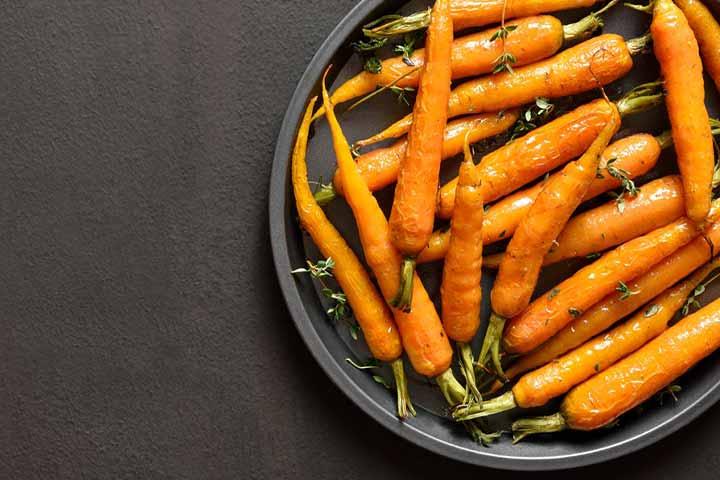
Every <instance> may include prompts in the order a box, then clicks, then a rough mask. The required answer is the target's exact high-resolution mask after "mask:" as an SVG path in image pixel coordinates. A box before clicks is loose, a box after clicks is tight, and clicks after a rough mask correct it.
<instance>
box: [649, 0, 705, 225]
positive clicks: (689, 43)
mask: <svg viewBox="0 0 720 480" xmlns="http://www.w3.org/2000/svg"><path fill="white" fill-rule="evenodd" d="M650 31H651V32H652V37H653V50H654V51H655V56H656V57H657V59H658V62H659V63H660V70H661V71H662V74H663V77H664V78H665V89H666V90H667V100H666V105H667V110H668V115H669V117H670V125H671V126H672V132H673V139H674V141H675V151H676V153H677V161H678V166H679V167H680V174H681V176H682V178H683V186H684V191H685V208H686V210H687V215H688V217H690V218H691V219H692V220H694V221H696V222H702V221H704V220H705V217H706V216H707V214H708V212H709V211H710V200H711V197H712V176H713V168H714V165H715V155H714V151H713V143H712V135H711V133H710V126H709V123H708V122H709V118H708V113H707V109H706V108H705V87H704V81H703V74H702V71H703V67H702V62H701V60H700V54H699V52H698V44H697V41H696V40H695V36H694V35H693V32H692V30H691V29H690V25H689V24H688V21H687V19H686V18H685V15H683V13H682V11H681V10H680V9H679V8H678V7H677V6H675V4H674V3H673V2H672V1H671V0H656V1H655V7H654V10H653V21H652V24H651V25H650Z"/></svg>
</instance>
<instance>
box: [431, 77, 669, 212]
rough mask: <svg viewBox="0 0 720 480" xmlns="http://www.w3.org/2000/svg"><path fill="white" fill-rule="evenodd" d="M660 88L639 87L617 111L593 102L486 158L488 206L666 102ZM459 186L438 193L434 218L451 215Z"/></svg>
mask: <svg viewBox="0 0 720 480" xmlns="http://www.w3.org/2000/svg"><path fill="white" fill-rule="evenodd" d="M660 85H661V84H660V83H658V82H653V83H648V84H643V85H639V86H637V87H635V88H633V89H632V90H631V91H630V92H628V93H627V94H626V95H624V96H623V97H622V98H621V99H620V100H618V101H617V103H616V105H615V106H612V105H609V104H608V103H607V102H605V101H604V100H602V99H598V100H595V101H592V102H590V103H587V104H585V105H582V106H580V107H578V108H576V109H575V110H573V111H571V112H568V113H566V114H565V115H562V116H560V117H558V118H556V119H555V120H553V121H551V122H549V123H547V124H545V125H543V126H542V127H540V128H538V129H536V130H533V131H532V132H530V133H528V134H527V135H525V136H524V137H522V138H519V139H517V140H514V141H512V142H510V143H508V144H507V145H505V146H503V147H501V148H499V149H497V150H495V151H494V152H491V153H489V154H487V155H486V156H485V158H483V160H482V162H481V165H482V167H481V168H482V169H483V182H484V183H483V185H484V187H483V188H484V194H485V202H491V201H493V200H495V199H498V198H500V197H502V196H504V195H507V194H508V193H510V192H513V191H515V190H517V189H518V188H520V187H521V186H523V185H525V184H526V183H529V182H531V181H533V180H535V179H536V178H539V177H541V176H542V175H544V174H546V173H547V172H549V171H551V170H553V169H555V168H557V167H559V166H560V165H563V164H565V163H567V162H569V161H570V160H572V159H574V158H577V157H579V156H580V155H582V154H583V153H584V152H585V151H586V150H587V149H588V148H589V147H590V144H592V142H593V140H594V139H595V138H596V137H597V136H598V134H599V133H600V131H601V130H602V129H603V127H604V126H605V125H606V124H607V122H608V121H610V118H612V117H614V116H617V115H618V114H619V115H620V116H621V117H625V116H627V115H631V114H633V113H638V112H642V111H645V110H647V109H648V108H652V107H654V106H656V105H658V104H659V103H660V102H662V98H663V97H662V93H661V90H660ZM456 181H457V180H451V181H450V182H448V183H446V184H445V185H443V186H442V188H441V189H440V191H439V192H438V197H437V198H438V204H437V212H436V213H437V215H438V216H439V217H440V218H449V217H450V215H452V209H453V205H454V202H455V182H456Z"/></svg>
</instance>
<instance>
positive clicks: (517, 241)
mask: <svg viewBox="0 0 720 480" xmlns="http://www.w3.org/2000/svg"><path fill="white" fill-rule="evenodd" d="M608 103H609V102H608ZM619 126H620V119H619V118H614V117H613V118H612V120H611V121H610V122H609V123H608V124H607V125H606V126H605V127H604V128H603V129H602V131H601V132H600V134H599V135H598V137H597V138H596V139H595V140H594V141H593V143H592V145H590V148H589V149H588V150H587V152H585V154H583V156H582V157H580V159H578V160H577V161H575V162H572V163H570V164H568V165H567V166H565V168H563V170H562V171H561V172H559V173H558V174H557V175H556V176H554V177H553V178H552V179H549V180H548V181H547V182H546V183H545V185H544V186H543V188H542V190H541V191H540V193H539V194H538V196H537V197H536V198H535V202H533V205H532V206H531V207H530V210H529V211H528V214H527V216H526V217H525V218H524V219H523V220H522V221H521V222H520V225H518V228H517V230H516V231H515V235H514V236H513V237H512V239H511V240H510V243H509V244H508V247H507V250H506V252H505V255H504V257H503V259H502V261H501V262H500V268H499V271H498V275H497V277H496V278H495V284H494V285H493V289H492V292H491V303H492V306H493V310H494V311H495V313H497V314H498V315H500V316H503V317H505V318H511V317H514V316H515V315H519V314H520V313H521V312H522V311H523V310H524V309H525V308H526V307H527V306H528V305H529V304H530V298H531V297H532V294H533V291H534V290H535V287H536V285H537V280H538V277H539V276H540V268H541V267H542V263H543V259H544V258H545V255H546V254H547V253H548V252H549V251H550V248H551V247H552V245H553V242H554V241H555V239H556V238H557V236H558V235H559V234H560V232H561V231H562V230H563V228H564V227H565V225H566V223H567V222H568V220H569V219H570V216H571V215H572V214H573V212H574V211H575V209H576V208H577V207H578V205H580V202H581V201H582V199H583V197H584V196H585V195H586V194H587V190H588V188H589V187H590V184H591V183H592V181H593V179H594V178H595V177H596V175H597V172H598V166H599V165H600V157H601V155H602V152H603V151H604V150H605V148H606V147H607V146H608V144H609V143H610V139H611V138H612V137H613V135H615V133H616V132H617V130H618V128H619ZM451 241H452V239H451Z"/></svg>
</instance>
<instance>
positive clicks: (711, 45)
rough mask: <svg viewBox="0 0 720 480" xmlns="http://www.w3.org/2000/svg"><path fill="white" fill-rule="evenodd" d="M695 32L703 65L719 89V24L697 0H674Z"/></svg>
mask: <svg viewBox="0 0 720 480" xmlns="http://www.w3.org/2000/svg"><path fill="white" fill-rule="evenodd" d="M675 4H676V5H677V6H678V7H680V9H681V10H682V11H683V13H684V14H685V18H687V21H688V23H689V24H690V27H691V28H692V30H693V33H694V34H695V38H696V39H697V42H698V46H699V47H700V56H701V57H702V60H703V65H704V66H705V69H706V70H707V72H708V74H709V75H710V77H711V78H712V79H713V81H714V82H715V86H716V87H717V88H718V89H720V24H719V23H718V21H717V20H715V16H714V15H713V14H712V12H711V11H710V10H709V9H708V8H707V7H706V6H705V5H703V4H702V2H700V1H698V0H675Z"/></svg>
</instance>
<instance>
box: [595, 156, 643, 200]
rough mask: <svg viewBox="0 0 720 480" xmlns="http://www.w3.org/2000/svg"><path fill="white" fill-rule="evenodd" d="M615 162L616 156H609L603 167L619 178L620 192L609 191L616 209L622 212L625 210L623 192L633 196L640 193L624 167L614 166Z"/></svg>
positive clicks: (612, 175)
mask: <svg viewBox="0 0 720 480" xmlns="http://www.w3.org/2000/svg"><path fill="white" fill-rule="evenodd" d="M615 162H617V158H611V159H610V160H608V161H607V163H606V164H605V168H606V169H607V172H608V173H609V174H610V176H611V177H613V178H616V179H618V180H620V186H621V188H622V192H620V193H619V194H617V193H613V192H611V195H612V196H614V197H615V202H616V203H617V208H618V211H619V212H620V213H623V212H624V211H625V194H627V195H630V196H631V197H635V196H637V194H638V193H640V189H639V188H637V187H636V186H635V182H634V181H632V180H631V179H630V173H629V172H628V171H627V170H625V169H622V168H619V167H616V166H615V165H614V163H615ZM601 175H602V174H601Z"/></svg>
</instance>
